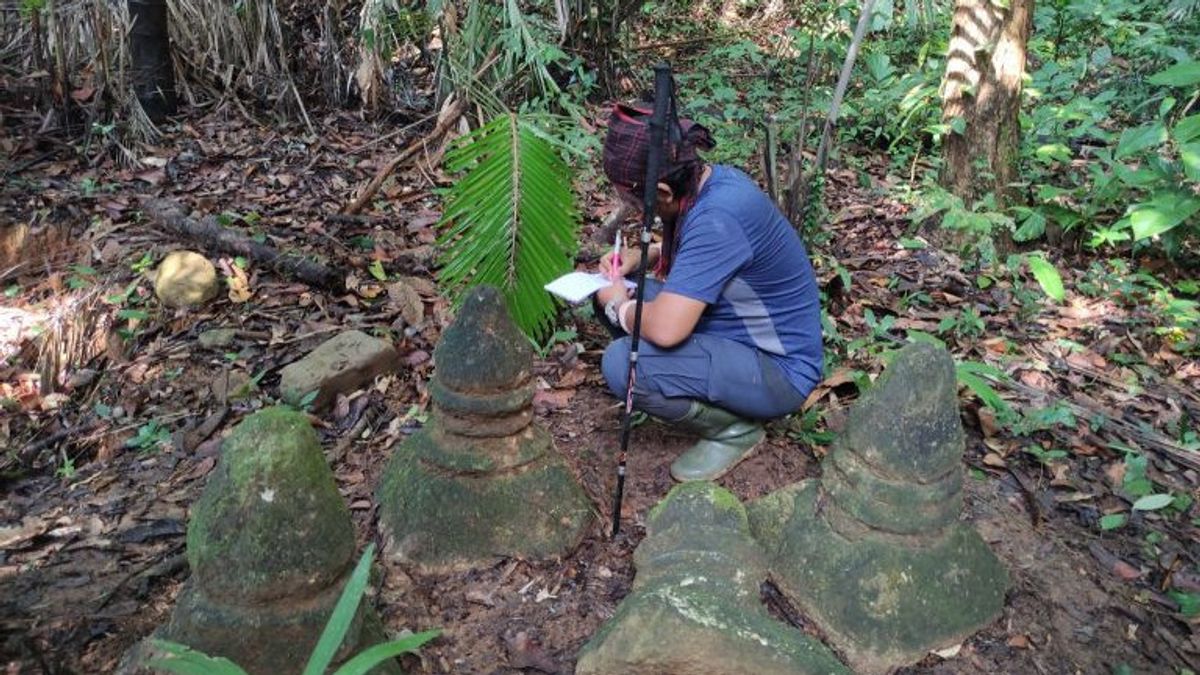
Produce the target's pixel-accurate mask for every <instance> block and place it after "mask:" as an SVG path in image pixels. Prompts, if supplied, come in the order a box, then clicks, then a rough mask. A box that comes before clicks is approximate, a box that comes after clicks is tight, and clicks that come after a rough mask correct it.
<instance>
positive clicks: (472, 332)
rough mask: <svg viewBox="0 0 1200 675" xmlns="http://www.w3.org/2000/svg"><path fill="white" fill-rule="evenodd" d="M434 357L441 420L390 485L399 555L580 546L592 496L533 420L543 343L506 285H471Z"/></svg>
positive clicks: (419, 559)
mask: <svg viewBox="0 0 1200 675" xmlns="http://www.w3.org/2000/svg"><path fill="white" fill-rule="evenodd" d="M434 363H435V364H436V365H435V368H434V375H433V380H432V381H431V382H430V385H429V391H430V394H431V395H432V397H433V411H432V414H431V415H430V419H429V422H428V423H427V424H426V426H425V427H424V428H422V429H421V430H420V431H418V432H417V433H415V434H413V435H412V436H410V437H409V438H408V439H407V440H406V441H405V442H404V443H403V445H401V446H400V447H399V448H398V449H397V450H396V452H395V454H394V455H393V457H392V459H391V462H390V463H389V464H388V467H387V468H386V470H385V472H384V477H383V481H382V484H381V485H380V488H379V520H380V528H381V530H382V531H383V535H384V540H385V549H386V551H387V553H388V554H389V555H391V556H392V557H394V558H396V559H398V560H401V561H404V562H407V563H409V564H413V565H415V566H418V567H420V568H423V569H425V570H427V571H445V570H454V569H461V568H465V567H470V566H474V565H484V564H488V563H490V562H492V561H493V560H494V559H495V558H496V557H498V556H515V557H522V558H544V557H550V556H560V555H564V554H566V553H567V552H569V551H570V550H571V549H572V548H574V547H575V545H576V544H577V543H578V542H579V540H580V539H581V538H582V536H583V532H584V530H585V529H586V527H587V526H588V525H589V524H590V523H591V522H592V518H593V515H592V511H593V508H592V504H591V502H590V501H589V500H588V498H587V496H586V495H585V494H584V492H583V489H582V488H581V487H580V486H579V483H578V482H577V481H576V479H575V476H574V475H573V474H572V473H571V471H570V469H569V468H568V467H567V465H566V462H565V461H564V460H563V458H562V457H561V456H560V455H559V454H558V452H557V450H555V448H554V444H553V442H552V440H551V438H550V435H549V434H548V433H547V432H546V430H545V429H543V428H541V427H540V426H539V425H537V424H535V423H533V407H532V401H533V392H534V381H533V374H532V368H533V350H532V349H531V347H530V346H529V341H528V340H527V339H525V336H524V335H523V334H522V333H521V332H520V331H519V330H518V329H517V327H516V326H515V325H514V324H513V322H512V319H511V318H509V316H508V313H507V311H506V310H505V308H504V302H503V300H502V299H501V297H500V294H499V292H498V291H496V290H495V289H493V288H490V287H478V288H475V289H472V290H471V291H469V292H468V294H467V297H466V300H465V301H464V302H463V305H462V308H461V309H460V310H459V314H458V317H457V319H456V320H455V321H454V323H453V324H451V326H450V327H449V328H447V329H446V331H445V332H444V333H443V334H442V339H441V341H440V342H439V343H438V345H437V348H436V349H435V350H434Z"/></svg>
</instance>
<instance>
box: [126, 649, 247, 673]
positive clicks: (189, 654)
mask: <svg viewBox="0 0 1200 675" xmlns="http://www.w3.org/2000/svg"><path fill="white" fill-rule="evenodd" d="M150 646H151V647H152V648H154V649H155V650H158V651H161V652H163V653H165V654H166V656H165V657H159V658H153V659H151V660H150V661H149V662H147V664H146V665H148V666H150V667H151V668H155V669H157V670H165V671H167V672H169V673H175V675H246V671H244V670H242V669H241V667H239V666H238V665H237V664H236V663H234V662H233V661H230V660H229V659H227V658H224V657H220V656H209V655H208V654H205V653H204V652H200V651H196V650H194V649H192V648H191V647H188V646H187V645H181V644H179V643H177V642H169V641H167V640H151V642H150Z"/></svg>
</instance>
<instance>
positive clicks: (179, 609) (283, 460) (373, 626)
mask: <svg viewBox="0 0 1200 675" xmlns="http://www.w3.org/2000/svg"><path fill="white" fill-rule="evenodd" d="M222 448H223V450H222V455H221V461H220V463H219V464H218V466H217V468H216V470H215V471H214V473H213V475H212V477H211V478H210V479H209V481H208V484H207V485H206V486H205V488H204V493H203V494H202V495H201V497H200V499H199V501H197V502H196V504H195V505H194V506H193V507H192V513H191V521H190V522H189V523H188V533H187V559H188V564H189V565H190V566H191V578H190V579H189V580H188V583H187V586H186V587H185V588H184V589H183V591H182V592H181V594H180V597H179V601H178V603H177V604H176V607H175V610H174V612H173V613H172V614H171V619H170V622H169V623H168V624H167V626H166V627H165V628H164V629H163V630H162V631H160V635H159V636H160V637H162V638H164V639H166V640H171V641H173V642H179V643H182V644H185V645H188V646H189V647H192V648H194V649H198V650H200V651H203V652H206V653H207V654H209V655H211V656H223V657H225V658H228V659H230V660H232V661H233V662H235V663H237V664H238V665H240V666H241V667H242V668H243V669H244V670H246V672H248V673H251V674H252V675H277V674H278V673H298V672H300V671H302V670H303V669H304V665H305V663H306V662H307V661H308V657H309V654H310V653H311V652H312V650H313V647H315V646H316V644H317V639H318V638H319V637H320V636H321V632H322V630H324V628H325V623H326V622H327V621H328V620H329V617H330V615H331V614H332V613H333V607H334V605H335V604H336V603H337V600H338V597H339V596H340V595H341V593H342V590H343V589H344V588H345V586H346V583H347V581H348V580H349V578H350V573H351V571H352V568H353V566H354V563H355V550H354V528H353V524H352V523H351V520H350V511H349V510H348V509H347V508H346V504H345V502H344V501H343V500H342V497H341V495H340V494H338V490H337V485H336V484H335V482H334V478H333V472H332V471H331V470H330V468H329V465H328V464H326V463H325V456H324V455H323V454H322V452H321V444H320V440H319V439H318V438H317V435H316V433H315V432H314V431H313V429H312V427H311V426H310V425H309V423H308V419H307V417H306V416H305V415H304V414H303V413H300V412H296V411H294V410H291V409H288V408H283V407H277V408H269V409H267V410H263V411H261V412H258V413H255V414H253V415H251V416H249V417H247V418H246V419H245V420H243V421H242V422H241V424H239V425H238V426H237V428H236V429H235V430H234V431H233V433H232V434H231V435H230V436H229V437H228V438H227V439H225V441H224V444H223V446H222ZM384 640H385V637H384V633H383V629H382V625H381V624H380V622H379V619H378V617H377V616H376V615H375V613H374V611H373V610H372V609H371V608H370V607H369V603H366V602H364V603H362V604H361V605H359V611H358V615H357V616H356V617H355V619H354V622H353V624H352V625H351V627H350V630H349V632H348V633H347V636H346V639H345V642H344V643H343V646H342V650H341V652H339V657H338V659H337V660H338V661H341V660H344V659H345V658H347V657H348V656H350V655H352V654H353V653H356V652H358V651H360V650H361V649H364V648H366V647H370V646H371V645H374V644H378V643H380V642H383V641H384ZM386 664H387V665H384V666H381V667H379V668H377V669H376V670H374V671H372V672H374V673H398V672H399V668H398V665H397V664H396V663H395V662H394V661H388V662H386Z"/></svg>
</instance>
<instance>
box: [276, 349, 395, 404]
mask: <svg viewBox="0 0 1200 675" xmlns="http://www.w3.org/2000/svg"><path fill="white" fill-rule="evenodd" d="M399 364H400V357H399V355H398V354H397V353H396V349H395V347H393V346H392V344H391V342H389V341H387V340H381V339H380V338H377V337H372V336H370V335H367V334H366V333H364V332H362V331H360V330H348V331H345V332H343V333H339V334H337V335H335V336H333V337H331V338H329V339H328V340H326V341H324V342H322V343H321V344H320V345H318V346H317V348H316V349H314V350H312V351H311V352H309V353H308V354H307V355H306V356H305V357H304V358H302V359H300V360H298V361H295V362H293V363H289V364H288V365H286V366H284V367H283V369H282V370H280V371H279V395H280V397H281V398H282V399H283V400H284V401H286V402H288V403H291V404H293V405H297V404H300V403H301V402H303V401H304V400H305V398H306V397H308V395H309V394H312V393H313V392H316V395H315V397H314V398H313V399H312V401H311V406H312V409H313V410H315V411H320V410H324V409H325V408H326V407H328V406H329V405H330V404H332V403H333V402H334V401H335V400H336V399H337V395H338V394H345V393H349V392H352V391H354V390H356V389H358V388H360V387H363V386H366V385H368V384H370V383H371V382H372V381H374V379H375V378H376V377H378V376H380V375H383V374H385V373H390V372H393V371H395V370H396V369H397V368H398V367H399Z"/></svg>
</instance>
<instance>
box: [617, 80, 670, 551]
mask: <svg viewBox="0 0 1200 675" xmlns="http://www.w3.org/2000/svg"><path fill="white" fill-rule="evenodd" d="M674 98H675V97H674V91H672V83H671V66H670V65H668V64H666V63H660V64H658V65H656V66H654V112H653V114H652V115H651V117H650V144H649V146H648V147H647V148H646V180H645V191H644V192H643V194H642V237H641V242H642V259H641V260H640V261H639V262H638V274H637V291H636V292H635V293H634V299H635V300H636V301H637V304H636V305H634V310H633V332H632V333H630V342H629V373H628V377H627V378H626V385H625V414H624V415H623V416H622V418H621V450H620V452H619V453H618V454H617V490H616V494H615V495H614V497H613V512H612V536H614V537H615V536H617V534H619V533H620V532H621V501H622V499H623V498H624V496H625V457H626V454H627V452H628V450H629V433H630V431H632V429H633V380H634V375H635V374H636V372H637V360H638V343H639V342H641V338H642V298H643V297H644V295H645V293H646V267H647V262H648V261H649V259H650V232H651V229H652V228H653V226H654V219H655V217H654V213H655V210H656V209H655V207H656V206H657V204H658V174H659V169H660V167H661V166H662V159H663V157H662V154H663V139H665V138H666V136H667V115H668V112H669V108H670V107H671V106H672V105H674Z"/></svg>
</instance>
